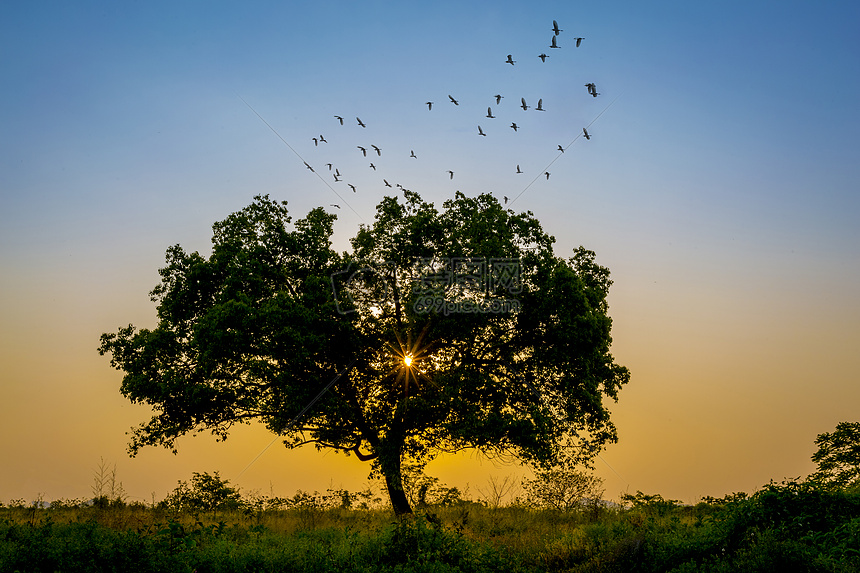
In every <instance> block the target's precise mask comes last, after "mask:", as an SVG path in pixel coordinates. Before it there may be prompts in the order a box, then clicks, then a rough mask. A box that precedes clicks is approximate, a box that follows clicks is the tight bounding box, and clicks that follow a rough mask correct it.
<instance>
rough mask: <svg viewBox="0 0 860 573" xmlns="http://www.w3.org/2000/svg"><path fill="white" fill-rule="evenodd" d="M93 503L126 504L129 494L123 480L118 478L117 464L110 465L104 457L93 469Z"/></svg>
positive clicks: (102, 504) (105, 506)
mask: <svg viewBox="0 0 860 573" xmlns="http://www.w3.org/2000/svg"><path fill="white" fill-rule="evenodd" d="M90 489H91V490H92V492H93V505H95V506H96V507H100V508H103V509H104V508H107V507H109V506H111V505H114V506H120V507H122V506H124V505H125V500H126V499H127V498H128V495H127V494H126V493H125V490H124V489H123V487H122V482H121V481H118V480H117V479H116V464H114V465H113V467H109V466H108V464H107V463H106V462H105V459H104V458H99V466H98V468H96V469H95V470H93V485H92V486H91V487H90Z"/></svg>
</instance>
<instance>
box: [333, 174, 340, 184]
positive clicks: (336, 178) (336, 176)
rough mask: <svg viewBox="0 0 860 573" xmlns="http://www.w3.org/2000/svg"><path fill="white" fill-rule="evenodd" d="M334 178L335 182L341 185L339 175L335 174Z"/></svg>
mask: <svg viewBox="0 0 860 573" xmlns="http://www.w3.org/2000/svg"><path fill="white" fill-rule="evenodd" d="M333 177H334V180H335V182H337V183H340V179H338V177H339V175H337V174H334V175H333Z"/></svg>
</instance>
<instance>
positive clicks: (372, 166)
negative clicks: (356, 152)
mask: <svg viewBox="0 0 860 573" xmlns="http://www.w3.org/2000/svg"><path fill="white" fill-rule="evenodd" d="M370 168H371V169H373V170H374V171H376V165H374V164H373V163H371V164H370Z"/></svg>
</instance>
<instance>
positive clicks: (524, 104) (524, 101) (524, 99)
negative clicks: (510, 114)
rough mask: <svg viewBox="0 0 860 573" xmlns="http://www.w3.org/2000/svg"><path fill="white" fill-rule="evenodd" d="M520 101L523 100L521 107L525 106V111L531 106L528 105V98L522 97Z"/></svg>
mask: <svg viewBox="0 0 860 573" xmlns="http://www.w3.org/2000/svg"><path fill="white" fill-rule="evenodd" d="M520 101H521V102H523V103H522V105H521V106H520V107H521V108H523V111H526V110H527V109H528V108H529V106H527V105H526V98H520Z"/></svg>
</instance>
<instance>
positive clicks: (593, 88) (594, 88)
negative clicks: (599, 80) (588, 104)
mask: <svg viewBox="0 0 860 573" xmlns="http://www.w3.org/2000/svg"><path fill="white" fill-rule="evenodd" d="M585 87H587V88H588V93H590V94H591V95H592V97H597V96H599V95H600V94H599V93H597V86H596V85H594V84H593V83H592V84H585Z"/></svg>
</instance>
